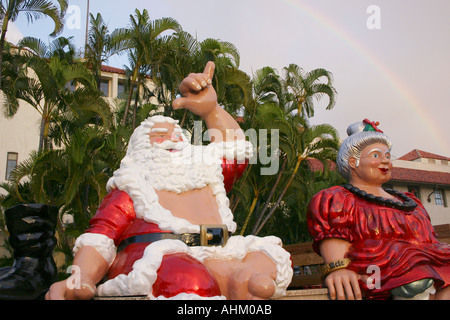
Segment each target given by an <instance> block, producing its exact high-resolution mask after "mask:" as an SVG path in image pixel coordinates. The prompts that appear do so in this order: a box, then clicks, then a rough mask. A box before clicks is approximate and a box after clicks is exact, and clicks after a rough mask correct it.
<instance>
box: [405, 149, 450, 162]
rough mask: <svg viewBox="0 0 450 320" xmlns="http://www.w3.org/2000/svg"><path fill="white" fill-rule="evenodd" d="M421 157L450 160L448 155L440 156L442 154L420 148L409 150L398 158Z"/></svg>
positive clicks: (411, 158) (410, 159)
mask: <svg viewBox="0 0 450 320" xmlns="http://www.w3.org/2000/svg"><path fill="white" fill-rule="evenodd" d="M420 158H428V159H436V160H447V161H450V158H448V157H444V156H440V155H437V154H434V153H430V152H426V151H422V150H418V149H414V150H412V151H410V152H408V153H407V154H405V155H403V156H401V157H400V158H398V160H405V161H413V160H416V159H420Z"/></svg>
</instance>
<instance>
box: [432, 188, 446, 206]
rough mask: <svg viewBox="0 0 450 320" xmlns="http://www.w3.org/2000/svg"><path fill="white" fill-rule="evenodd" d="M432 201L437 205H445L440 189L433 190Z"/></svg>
mask: <svg viewBox="0 0 450 320" xmlns="http://www.w3.org/2000/svg"><path fill="white" fill-rule="evenodd" d="M434 201H435V203H436V205H437V206H443V207H444V206H446V205H445V200H444V192H443V191H442V190H440V189H437V190H435V191H434Z"/></svg>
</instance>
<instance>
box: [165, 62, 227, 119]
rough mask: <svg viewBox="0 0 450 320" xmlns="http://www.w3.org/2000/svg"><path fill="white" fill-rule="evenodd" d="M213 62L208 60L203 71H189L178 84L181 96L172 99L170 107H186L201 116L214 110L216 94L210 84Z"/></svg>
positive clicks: (213, 67) (212, 74)
mask: <svg viewBox="0 0 450 320" xmlns="http://www.w3.org/2000/svg"><path fill="white" fill-rule="evenodd" d="M214 69H215V64H214V62H212V61H209V62H208V63H207V64H206V67H205V69H204V71H203V73H191V74H189V75H188V76H187V77H186V78H185V79H184V80H183V81H182V82H181V84H180V93H181V95H182V97H180V98H177V99H175V100H174V101H173V103H172V107H173V108H174V109H175V110H177V109H187V110H189V111H191V112H192V113H194V114H196V115H198V116H201V117H202V118H204V117H206V116H207V115H209V114H210V113H211V112H214V110H215V109H216V107H217V106H218V104H217V94H216V91H215V90H214V87H213V86H212V78H213V76H214Z"/></svg>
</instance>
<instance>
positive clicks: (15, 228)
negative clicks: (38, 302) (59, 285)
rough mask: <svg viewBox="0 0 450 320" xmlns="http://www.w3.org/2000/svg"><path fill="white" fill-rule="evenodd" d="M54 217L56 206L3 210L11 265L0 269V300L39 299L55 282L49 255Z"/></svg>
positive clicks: (53, 268) (52, 239) (53, 269)
mask: <svg viewBox="0 0 450 320" xmlns="http://www.w3.org/2000/svg"><path fill="white" fill-rule="evenodd" d="M57 216H58V209H57V207H54V206H47V205H42V204H23V205H17V206H15V207H12V208H9V209H7V210H5V218H6V226H7V228H8V231H9V234H10V236H9V244H10V245H11V247H12V248H13V250H14V264H13V265H12V266H11V267H9V269H7V268H6V269H5V268H4V269H2V273H3V274H2V275H1V276H0V299H1V300H12V299H14V300H17V299H20V300H34V299H42V298H43V297H44V295H45V293H46V292H47V291H48V288H49V287H50V285H51V284H52V283H53V282H55V280H56V265H55V261H54V260H53V256H52V253H53V248H54V247H55V245H56V238H55V227H56V221H57ZM5 271H6V272H5Z"/></svg>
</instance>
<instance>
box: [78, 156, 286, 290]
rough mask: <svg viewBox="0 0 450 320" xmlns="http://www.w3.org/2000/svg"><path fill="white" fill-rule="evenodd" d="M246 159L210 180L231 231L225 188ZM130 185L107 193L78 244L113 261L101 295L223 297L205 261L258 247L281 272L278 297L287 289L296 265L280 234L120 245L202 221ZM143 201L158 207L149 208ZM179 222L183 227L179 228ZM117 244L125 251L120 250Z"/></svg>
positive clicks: (231, 163)
mask: <svg viewBox="0 0 450 320" xmlns="http://www.w3.org/2000/svg"><path fill="white" fill-rule="evenodd" d="M247 164H248V161H247V162H246V163H242V162H241V163H237V162H236V161H229V160H228V161H226V160H224V161H223V162H222V165H221V170H219V171H221V175H223V178H221V179H219V180H221V183H217V184H216V185H214V184H212V185H211V188H212V189H213V193H214V194H215V196H216V200H217V202H218V205H219V212H220V214H221V216H222V220H223V223H224V224H225V225H227V226H228V229H229V230H231V231H234V229H235V223H234V222H233V221H232V214H231V211H229V209H228V208H227V206H228V200H227V198H226V192H228V191H229V190H230V189H231V187H232V186H233V184H234V182H235V181H236V180H237V179H238V178H239V177H240V176H241V175H242V173H243V172H244V170H245V168H246V167H247ZM219 167H220V166H219ZM143 180H144V179H143ZM124 186H125V187H124ZM127 186H128V182H127V184H126V183H123V185H122V186H121V185H120V183H116V185H115V187H116V188H112V190H111V191H110V192H109V194H108V195H107V196H106V197H105V198H104V200H103V202H102V204H101V205H100V207H99V208H98V211H97V213H96V215H95V216H94V217H93V218H92V220H91V221H90V227H89V228H88V230H87V231H86V232H85V233H84V234H83V235H81V236H80V237H79V238H78V239H77V241H76V244H75V248H74V252H76V251H77V250H78V249H79V248H80V247H82V246H85V245H89V246H92V247H94V248H96V249H97V251H98V252H99V253H100V254H102V256H103V257H104V258H105V260H106V261H107V262H108V263H109V264H110V267H109V272H108V279H109V280H107V281H106V282H104V283H103V284H101V285H100V286H99V287H98V290H97V295H99V296H127V295H146V296H148V297H150V298H152V299H155V298H159V299H164V298H175V299H190V298H192V299H194V298H199V297H202V298H222V299H223V298H224V297H223V296H221V293H220V289H219V285H218V283H217V281H216V280H215V279H214V277H213V276H212V275H211V274H210V272H209V270H208V269H207V268H206V267H205V266H204V265H203V263H202V261H204V260H205V259H208V258H224V259H230V258H236V259H242V258H244V257H245V255H246V254H247V253H249V252H253V251H261V252H264V253H265V254H267V256H269V257H270V258H271V259H272V261H274V262H275V264H276V265H277V271H278V275H277V278H276V280H275V285H276V292H275V297H276V296H281V295H283V294H284V292H285V290H286V288H287V286H288V285H289V283H290V281H291V278H292V267H291V261H290V255H289V253H288V252H286V251H285V250H284V249H283V248H282V244H281V240H280V239H279V238H277V237H264V238H260V237H254V236H247V237H242V236H232V237H230V239H229V240H228V243H227V244H226V245H225V246H223V247H222V246H216V247H204V246H188V245H186V244H185V243H184V242H182V241H180V240H167V239H165V240H159V241H155V242H152V243H150V242H136V243H130V244H128V245H126V246H125V247H123V248H120V244H121V243H122V241H123V240H125V239H129V238H131V237H134V236H138V235H144V234H152V233H174V234H178V233H182V232H193V230H198V226H193V225H184V224H185V221H184V222H183V221H181V220H180V219H179V218H175V217H172V216H171V215H170V213H168V212H166V211H167V210H165V209H162V208H161V207H160V206H159V204H157V203H156V204H142V205H141V203H145V202H146V201H147V200H145V199H144V200H142V198H145V197H146V195H140V196H139V195H137V196H136V195H135V194H134V193H135V191H132V190H131V189H129V188H128V187H127ZM150 189H151V188H150ZM222 189H223V190H222ZM147 202H151V201H147ZM144 206H148V207H149V208H153V210H148V208H147V209H146V210H144V209H142V207H144ZM221 208H222V209H221ZM158 210H161V211H163V214H161V215H160V216H162V218H159V216H158V217H157V218H155V217H153V216H150V215H149V212H150V213H151V212H154V211H158ZM227 210H228V211H229V212H228V211H227ZM141 211H142V212H144V211H145V212H144V213H141ZM224 212H225V213H224ZM171 221H173V224H172V223H171ZM180 221H181V222H180ZM179 222H180V223H181V227H175V225H177V224H178V223H179ZM162 226H163V227H162ZM194 233H195V231H194ZM118 247H119V248H120V250H117V248H118Z"/></svg>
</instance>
